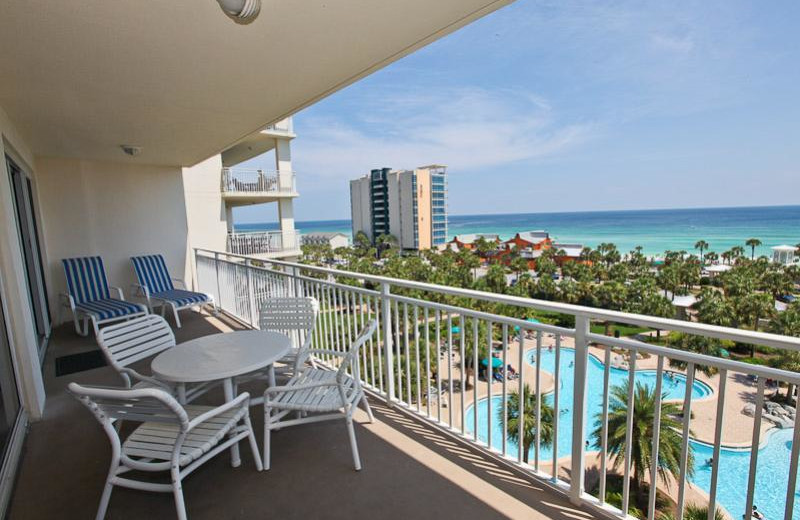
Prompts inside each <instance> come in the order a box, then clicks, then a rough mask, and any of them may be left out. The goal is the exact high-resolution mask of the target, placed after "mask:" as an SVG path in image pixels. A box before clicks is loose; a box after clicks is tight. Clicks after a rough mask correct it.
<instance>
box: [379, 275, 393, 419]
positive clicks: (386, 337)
mask: <svg viewBox="0 0 800 520" xmlns="http://www.w3.org/2000/svg"><path fill="white" fill-rule="evenodd" d="M390 294H391V292H390V290H389V284H388V283H386V282H384V283H382V284H381V320H382V322H383V323H382V325H383V351H384V364H385V365H386V403H387V404H388V405H389V406H392V405H393V402H394V399H395V395H394V346H393V345H392V302H391V300H390V299H389V295H390Z"/></svg>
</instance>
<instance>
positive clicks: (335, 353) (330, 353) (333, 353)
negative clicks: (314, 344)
mask: <svg viewBox="0 0 800 520" xmlns="http://www.w3.org/2000/svg"><path fill="white" fill-rule="evenodd" d="M306 353H307V354H309V355H310V354H325V355H328V356H338V357H345V356H346V355H347V352H339V351H338V350H328V349H324V348H310V349H308V350H306Z"/></svg>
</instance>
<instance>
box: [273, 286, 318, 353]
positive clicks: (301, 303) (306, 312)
mask: <svg viewBox="0 0 800 520" xmlns="http://www.w3.org/2000/svg"><path fill="white" fill-rule="evenodd" d="M318 313H319V303H318V302H317V299H316V298H311V297H307V298H269V299H268V300H266V301H265V302H264V303H263V305H261V312H260V314H259V320H258V328H260V329H261V330H269V331H273V332H280V333H281V334H286V335H287V336H289V337H290V338H291V339H292V341H293V342H294V346H295V351H296V352H295V353H299V352H303V351H305V350H308V348H309V347H310V346H311V338H312V334H313V331H314V325H315V324H316V323H317V314H318Z"/></svg>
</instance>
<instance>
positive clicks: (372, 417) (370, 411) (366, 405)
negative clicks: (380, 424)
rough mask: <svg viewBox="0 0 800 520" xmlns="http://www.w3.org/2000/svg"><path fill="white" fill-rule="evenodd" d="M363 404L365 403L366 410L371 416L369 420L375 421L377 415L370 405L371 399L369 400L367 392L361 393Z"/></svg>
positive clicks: (368, 415)
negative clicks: (373, 413) (373, 412)
mask: <svg viewBox="0 0 800 520" xmlns="http://www.w3.org/2000/svg"><path fill="white" fill-rule="evenodd" d="M361 404H363V405H364V410H365V411H366V412H367V417H369V422H370V423H374V422H375V417H374V416H373V415H372V408H370V407H369V401H367V395H366V394H361Z"/></svg>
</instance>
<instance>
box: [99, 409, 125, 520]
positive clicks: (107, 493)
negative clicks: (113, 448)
mask: <svg viewBox="0 0 800 520" xmlns="http://www.w3.org/2000/svg"><path fill="white" fill-rule="evenodd" d="M120 422H121V421H120ZM118 467H119V463H118V462H117V461H112V462H111V469H109V470H108V477H107V478H106V485H105V487H104V488H103V494H102V495H101V496H100V505H99V506H97V515H96V516H95V519H96V520H103V519H104V518H105V517H106V511H107V510H108V502H109V501H110V500H111V490H113V489H114V484H112V483H111V479H112V478H114V475H115V474H116V473H117V468H118Z"/></svg>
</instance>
